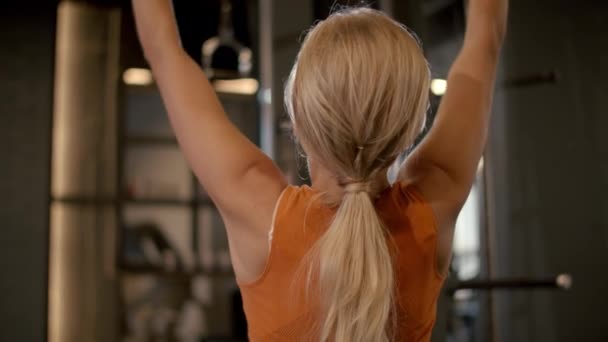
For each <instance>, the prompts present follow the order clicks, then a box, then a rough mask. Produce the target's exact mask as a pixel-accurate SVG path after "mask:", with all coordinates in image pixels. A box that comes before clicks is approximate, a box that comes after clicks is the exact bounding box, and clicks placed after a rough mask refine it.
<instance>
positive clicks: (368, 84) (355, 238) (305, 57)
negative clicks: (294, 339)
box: [285, 8, 430, 342]
mask: <svg viewBox="0 0 608 342" xmlns="http://www.w3.org/2000/svg"><path fill="white" fill-rule="evenodd" d="M429 83H430V73H429V68H428V64H427V62H426V60H425V58H424V54H423V52H422V49H421V47H420V45H419V44H418V41H417V40H416V38H415V37H414V36H413V35H412V34H410V33H409V32H408V30H407V29H406V28H405V27H404V26H402V25H401V24H399V23H397V22H396V21H394V20H392V19H391V18H389V17H388V16H386V15H385V14H383V13H382V12H379V11H375V10H372V9H368V8H356V9H347V10H342V11H340V12H337V13H334V14H332V15H331V16H330V17H329V18H328V19H326V20H324V21H322V22H320V23H318V24H317V25H316V26H315V27H314V28H312V29H311V30H310V32H309V33H308V35H307V37H306V39H305V41H304V43H303V45H302V48H301V50H300V52H299V54H298V58H297V60H296V63H295V64H294V66H293V69H292V71H291V74H290V76H289V79H288V81H287V84H286V89H285V103H286V107H287V111H288V114H289V116H290V118H291V120H292V122H293V124H294V128H295V133H296V136H297V139H298V141H299V142H300V143H301V145H302V147H303V148H304V150H305V151H306V152H307V153H308V154H309V155H311V156H313V157H314V159H315V161H317V162H319V163H320V164H322V165H323V166H324V167H325V168H327V169H328V170H329V171H330V172H331V173H332V174H333V175H334V176H335V177H336V179H337V180H338V183H339V184H340V185H341V186H342V190H343V191H342V193H341V194H340V196H339V197H340V200H339V201H338V203H336V204H337V211H336V213H335V216H334V218H333V221H332V223H331V224H330V226H329V229H328V230H327V231H326V232H325V233H324V234H323V236H322V237H321V238H320V239H319V240H318V241H317V243H316V244H315V246H314V247H313V249H312V250H311V253H312V254H314V256H315V260H316V266H317V272H318V273H317V275H318V278H317V285H318V290H319V293H320V296H319V300H320V304H321V312H322V314H323V320H322V321H321V322H320V323H319V324H320V325H321V327H320V330H319V333H318V335H319V340H320V341H322V342H324V341H327V340H333V341H349V342H369V341H389V340H391V339H393V338H394V336H395V335H394V334H395V333H396V327H395V320H396V312H395V297H394V287H395V284H394V283H395V276H394V270H393V263H392V252H391V250H390V249H389V245H388V243H387V237H388V234H387V232H386V231H385V228H384V225H383V223H382V221H381V219H380V217H379V216H378V214H377V212H376V210H375V208H374V202H373V199H374V197H375V196H376V195H378V193H379V191H380V190H382V189H380V187H379V186H378V184H377V183H378V181H377V180H378V179H379V178H381V176H382V173H384V176H385V175H386V170H387V168H388V167H389V166H390V165H391V164H392V163H393V162H394V161H395V160H396V158H397V157H398V156H399V155H400V154H401V153H402V152H403V151H405V150H406V148H408V147H410V146H411V145H412V144H413V142H414V139H415V138H416V136H417V135H418V134H419V132H420V131H421V128H422V126H423V124H424V118H425V113H426V110H427V108H428V92H429ZM312 254H311V255H312ZM311 264H312V263H311ZM310 279H311V277H309V281H310Z"/></svg>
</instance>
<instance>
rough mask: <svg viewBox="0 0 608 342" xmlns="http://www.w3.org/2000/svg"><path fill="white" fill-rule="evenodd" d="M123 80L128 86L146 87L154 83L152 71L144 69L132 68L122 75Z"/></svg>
mask: <svg viewBox="0 0 608 342" xmlns="http://www.w3.org/2000/svg"><path fill="white" fill-rule="evenodd" d="M122 80H123V81H124V82H125V83H126V84H128V85H138V86H146V85H150V84H152V83H153V82H154V78H153V77H152V71H150V70H149V69H142V68H130V69H127V70H125V72H124V73H123V74H122Z"/></svg>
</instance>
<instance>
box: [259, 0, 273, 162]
mask: <svg viewBox="0 0 608 342" xmlns="http://www.w3.org/2000/svg"><path fill="white" fill-rule="evenodd" d="M272 4H273V2H272V0H261V1H260V18H259V21H260V84H261V87H260V92H259V94H258V96H259V102H260V146H261V148H262V150H263V151H264V152H265V153H266V154H267V155H268V156H269V157H270V158H272V159H274V158H275V135H276V118H275V114H274V109H273V107H272V100H273V99H272V82H273V77H274V75H273V65H272V64H273V58H272V49H273V43H272V40H273V38H272Z"/></svg>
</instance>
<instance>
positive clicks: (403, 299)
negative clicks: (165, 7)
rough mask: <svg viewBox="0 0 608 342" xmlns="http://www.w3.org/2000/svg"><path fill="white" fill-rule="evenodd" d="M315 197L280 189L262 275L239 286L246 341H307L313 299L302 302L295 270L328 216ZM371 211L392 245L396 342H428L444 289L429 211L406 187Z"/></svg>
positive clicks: (302, 283) (302, 282)
mask: <svg viewBox="0 0 608 342" xmlns="http://www.w3.org/2000/svg"><path fill="white" fill-rule="evenodd" d="M318 195H319V194H318V193H317V192H315V191H314V190H313V189H311V188H310V187H307V186H304V187H293V186H290V187H287V188H286V189H285V191H284V192H283V194H282V195H281V198H280V199H279V201H278V203H277V206H276V209H275V215H274V220H273V231H272V240H271V248H270V254H269V256H268V260H267V264H266V267H265V270H264V272H263V273H262V274H261V275H260V277H259V278H258V279H257V280H255V281H254V282H251V283H247V284H242V283H241V284H239V286H240V288H241V292H242V296H243V304H244V309H245V314H246V316H247V321H248V324H249V338H250V340H251V341H285V340H289V341H307V340H312V339H313V338H312V336H314V332H312V330H311V327H312V324H314V322H315V321H316V318H315V316H316V314H315V304H314V299H315V294H314V293H313V292H314V290H311V291H310V292H309V293H308V296H307V294H306V291H305V290H306V288H305V287H306V284H307V282H306V274H305V273H300V271H302V270H303V269H302V268H301V262H302V261H303V260H304V257H305V256H306V254H307V252H308V251H309V250H310V249H311V247H312V246H313V244H314V243H315V242H316V241H317V240H318V239H319V237H320V236H321V235H322V234H323V232H324V231H325V230H326V229H327V228H328V226H329V224H330V222H331V219H332V217H333V214H334V212H335V209H332V208H329V207H327V206H325V205H323V204H322V203H321V201H320V200H319V196H318ZM375 207H376V210H377V212H378V214H379V216H380V218H381V219H382V222H383V223H384V226H385V228H386V229H387V230H388V232H389V234H388V235H389V239H387V243H389V244H391V245H392V244H393V243H394V255H393V257H394V269H395V275H396V277H395V279H396V280H397V284H395V289H396V301H397V303H396V304H397V305H396V307H397V313H398V317H397V323H398V336H399V339H400V340H402V339H405V340H407V341H427V340H430V334H431V330H432V327H433V324H434V321H435V311H436V301H437V296H438V294H439V291H440V288H441V285H442V282H443V278H442V277H441V275H440V274H439V272H438V271H437V268H436V265H437V262H436V246H437V232H436V227H435V220H434V217H433V211H432V209H431V207H430V206H429V205H428V204H427V203H426V202H425V201H424V199H423V198H422V197H421V196H420V195H419V193H418V192H417V191H416V190H415V188H414V187H413V186H406V185H403V184H401V183H396V184H394V185H393V186H392V187H390V188H388V189H386V190H385V191H384V192H382V193H381V194H380V196H379V198H378V199H377V200H376V202H375ZM356 252H357V251H353V253H356Z"/></svg>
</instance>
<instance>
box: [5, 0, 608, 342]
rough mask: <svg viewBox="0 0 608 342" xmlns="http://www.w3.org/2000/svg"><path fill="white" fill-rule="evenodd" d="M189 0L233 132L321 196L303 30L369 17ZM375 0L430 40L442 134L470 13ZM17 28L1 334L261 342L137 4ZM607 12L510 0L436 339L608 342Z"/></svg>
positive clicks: (188, 20) (9, 32)
mask: <svg viewBox="0 0 608 342" xmlns="http://www.w3.org/2000/svg"><path fill="white" fill-rule="evenodd" d="M174 3H175V10H176V16H177V19H178V23H179V26H180V32H181V36H182V41H183V45H184V47H185V49H186V50H187V52H188V53H189V54H190V55H191V56H192V57H193V58H194V59H195V60H196V61H199V62H200V64H201V67H202V68H203V69H204V70H205V72H206V73H207V75H208V76H209V77H210V78H211V79H212V80H213V84H214V87H215V88H216V90H217V92H218V94H219V97H220V99H221V101H222V103H223V104H224V105H225V107H226V110H227V112H228V115H229V116H230V118H231V120H232V121H233V122H234V123H235V124H236V125H237V126H238V127H239V128H240V129H241V130H242V131H243V132H244V133H245V134H246V135H247V136H248V137H249V138H250V139H251V140H252V141H254V142H255V143H256V144H258V145H259V146H260V147H261V148H262V149H263V150H264V151H265V152H266V153H267V154H268V155H270V156H272V157H273V158H274V159H275V160H276V162H277V163H278V164H279V165H280V167H281V168H282V169H283V170H284V172H285V173H286V174H287V176H288V178H289V179H290V181H291V182H293V183H305V182H307V175H306V170H305V167H304V165H305V163H304V162H303V161H302V160H301V159H299V158H298V153H297V151H296V149H295V147H294V144H293V141H292V138H291V131H290V125H289V122H288V120H287V118H286V115H285V112H284V109H283V102H282V86H283V83H284V81H285V79H286V77H287V74H288V72H289V70H290V68H291V65H292V63H293V61H294V58H295V55H296V53H297V51H298V48H299V45H300V42H301V40H302V37H303V33H302V32H303V31H304V30H305V29H306V28H308V27H309V26H310V25H311V24H312V23H313V22H315V20H318V19H323V18H325V17H327V15H328V14H329V13H330V11H331V9H332V7H334V6H336V5H338V4H351V5H355V4H359V2H358V1H350V2H349V1H334V0H331V1H330V0H297V1H296V0H280V1H279V0H221V1H220V0H209V1H186V0H175V2H174ZM369 6H371V7H374V8H378V9H382V10H384V11H386V12H387V13H389V14H390V15H392V16H393V17H395V18H396V19H397V20H399V21H401V22H403V23H405V24H407V25H408V26H409V27H410V28H412V29H413V30H414V31H416V32H417V33H418V35H419V36H420V37H421V38H422V40H423V41H424V48H425V53H426V55H427V57H428V59H429V61H430V64H431V66H432V71H433V78H434V80H433V84H432V89H431V92H432V93H433V98H432V108H431V111H430V112H429V118H430V120H429V122H432V118H433V114H434V111H435V110H436V108H437V105H438V104H439V103H440V101H441V96H442V95H443V93H444V92H445V89H446V87H447V84H446V82H445V78H446V76H447V72H448V68H449V66H450V64H451V62H452V61H453V59H454V57H455V56H456V54H457V52H458V49H459V47H460V44H461V43H462V39H463V34H464V23H465V21H466V16H465V11H464V3H463V0H399V1H397V0H378V1H371V2H369ZM0 14H1V20H0V27H1V30H0V37H1V40H0V42H2V50H1V51H0V68H1V69H0V70H1V72H0V94H2V101H0V115H1V121H0V122H1V124H0V156H1V158H0V165H1V167H0V193H1V194H2V197H1V198H0V270H1V272H2V275H1V276H0V279H1V280H0V303H1V304H0V327H1V329H0V341H52V342H63V341H244V340H246V323H245V320H244V316H243V312H242V303H241V301H240V295H239V293H238V289H237V286H236V282H235V280H234V275H233V273H232V267H231V263H230V258H229V255H228V251H227V246H228V245H227V241H226V236H225V233H224V230H223V226H222V222H221V219H220V217H219V215H218V212H217V210H216V208H215V207H214V206H213V203H211V201H210V200H209V199H208V198H207V196H206V195H205V192H204V190H203V189H202V188H201V187H200V186H198V185H197V183H196V182H195V180H194V178H193V175H192V174H191V173H190V171H189V170H188V167H187V165H186V163H185V161H184V159H183V157H182V155H181V153H180V151H179V149H178V146H177V143H176V141H175V137H174V136H173V133H172V132H171V128H170V127H169V124H168V121H167V119H166V115H165V111H164V108H163V105H162V101H161V99H160V97H159V92H158V89H157V88H156V86H155V84H154V80H153V78H152V75H151V74H150V71H149V69H148V66H147V64H146V62H145V59H144V58H143V55H142V52H141V48H140V46H139V43H138V42H137V39H136V35H135V31H134V24H133V18H132V11H131V7H130V4H129V1H118V0H106V1H104V0H90V1H84V0H83V1H59V2H58V1H44V2H43V1H40V2H8V3H6V4H3V5H2V9H0ZM606 18H608V2H606V1H603V0H597V1H594V0H579V1H576V2H574V1H562V0H557V1H556V0H551V1H550V0H536V1H526V0H511V17H510V20H509V31H508V36H507V40H506V44H505V48H504V53H503V59H502V62H501V65H500V70H499V81H498V84H497V89H496V95H495V105H494V109H493V118H492V123H491V135H490V141H489V144H488V148H487V151H486V155H485V157H484V159H483V160H482V162H481V163H480V165H479V169H478V180H477V182H476V183H475V185H474V186H473V189H472V191H471V195H470V198H469V200H468V202H467V204H466V205H465V208H464V209H463V212H462V214H461V216H460V218H459V220H458V223H457V230H456V236H455V240H454V258H453V263H452V272H451V274H450V277H449V279H448V280H447V283H446V286H445V290H444V293H442V294H441V296H440V298H439V309H438V320H437V324H436V327H435V332H434V337H433V341H441V342H444V341H500V342H510V341H524V342H525V341H572V340H582V341H608V327H606V318H605V317H606V313H605V312H606V310H608V294H607V292H608V273H607V272H606V271H607V270H608V195H607V194H608V135H607V134H606V133H605V130H606V129H607V128H608V96H607V95H608V26H607V25H606V23H607V21H606ZM378 53H382V51H378ZM217 148H221V146H218V147H217ZM210 162H212V161H210Z"/></svg>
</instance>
